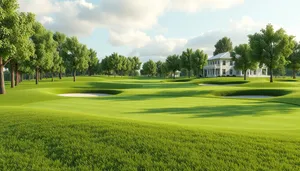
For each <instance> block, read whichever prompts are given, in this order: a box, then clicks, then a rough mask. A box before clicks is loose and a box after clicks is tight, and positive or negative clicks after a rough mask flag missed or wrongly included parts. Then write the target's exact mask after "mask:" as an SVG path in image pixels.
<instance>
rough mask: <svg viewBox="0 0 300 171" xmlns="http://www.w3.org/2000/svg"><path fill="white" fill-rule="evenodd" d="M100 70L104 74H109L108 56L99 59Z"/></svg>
mask: <svg viewBox="0 0 300 171" xmlns="http://www.w3.org/2000/svg"><path fill="white" fill-rule="evenodd" d="M101 70H102V71H103V72H104V74H107V75H110V74H111V70H112V68H110V65H109V57H108V56H106V57H105V58H104V59H102V60H101Z"/></svg>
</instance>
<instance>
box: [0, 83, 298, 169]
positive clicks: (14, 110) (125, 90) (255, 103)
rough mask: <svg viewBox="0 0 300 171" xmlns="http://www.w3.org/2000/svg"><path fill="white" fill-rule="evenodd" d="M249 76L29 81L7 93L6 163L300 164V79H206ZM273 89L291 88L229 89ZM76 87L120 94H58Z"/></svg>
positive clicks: (0, 107) (1, 106)
mask: <svg viewBox="0 0 300 171" xmlns="http://www.w3.org/2000/svg"><path fill="white" fill-rule="evenodd" d="M240 79H241V78H218V79H200V80H197V79H195V80H188V81H187V82H182V81H181V80H179V81H174V82H170V81H164V80H160V79H141V78H106V77H91V78H90V77H79V78H78V80H79V81H78V82H76V83H72V82H71V78H69V79H64V80H63V81H56V82H54V83H51V82H49V80H43V81H42V82H41V84H40V85H38V86H36V85H34V83H33V82H23V83H22V84H21V85H20V86H18V87H17V88H16V89H8V94H7V95H4V96H0V170H299V169H300V152H299V150H300V134H299V133H300V125H299V123H300V116H299V113H300V108H299V105H300V99H299V98H300V89H299V88H298V87H299V85H300V83H299V82H291V81H288V82H284V81H283V80H280V82H277V83H274V84H269V83H267V80H266V79H251V80H250V82H249V83H244V84H240V85H232V86H226V87H224V86H198V84H199V83H204V82H210V81H211V80H213V81H214V82H218V80H219V81H220V82H222V83H224V82H228V83H229V84H230V83H236V82H238V81H239V80H240ZM259 84H262V85H265V87H259V86H258V85H259ZM282 85H284V86H282ZM225 88H226V89H225ZM264 89H265V90H267V91H266V92H268V93H274V92H276V91H280V92H284V93H283V94H280V95H283V96H278V97H274V98H270V99H251V100H246V99H225V98H222V97H221V96H219V95H220V94H222V92H223V91H224V92H225V93H228V92H230V93H234V92H237V93H238V94H240V93H241V92H244V93H249V92H250V93H251V92H252V93H253V92H254V93H256V94H257V93H264V91H263V90H264ZM69 92H111V93H113V94H116V95H114V96H110V97H99V98H66V97H59V96H57V94H59V93H69ZM280 92H279V93H280ZM277 95H279V94H278V93H277Z"/></svg>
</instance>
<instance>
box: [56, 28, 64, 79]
mask: <svg viewBox="0 0 300 171" xmlns="http://www.w3.org/2000/svg"><path fill="white" fill-rule="evenodd" d="M66 38H67V36H66V35H65V34H63V33H60V32H55V33H54V34H53V39H54V40H55V41H56V42H57V51H58V53H59V57H60V58H61V60H60V63H59V79H62V72H63V70H64V59H63V44H64V43H65V41H66Z"/></svg>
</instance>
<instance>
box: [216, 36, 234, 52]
mask: <svg viewBox="0 0 300 171" xmlns="http://www.w3.org/2000/svg"><path fill="white" fill-rule="evenodd" d="M215 48H216V50H215V51H214V55H218V54H219V53H224V52H230V51H232V50H233V46H232V42H231V40H230V38H228V37H223V38H222V39H221V40H219V41H218V42H217V43H216V45H215Z"/></svg>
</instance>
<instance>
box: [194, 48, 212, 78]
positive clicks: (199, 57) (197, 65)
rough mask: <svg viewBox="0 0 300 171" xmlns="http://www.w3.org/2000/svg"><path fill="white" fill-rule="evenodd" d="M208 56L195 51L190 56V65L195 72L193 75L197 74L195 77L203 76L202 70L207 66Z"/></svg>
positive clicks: (200, 51) (202, 52)
mask: <svg viewBox="0 0 300 171" xmlns="http://www.w3.org/2000/svg"><path fill="white" fill-rule="evenodd" d="M207 59H208V55H207V54H205V53H204V51H202V50H199V49H197V50H196V51H195V53H194V54H193V56H192V64H193V69H194V70H195V73H197V76H199V75H200V71H201V75H202V76H203V68H204V66H205V65H206V64H207Z"/></svg>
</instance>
